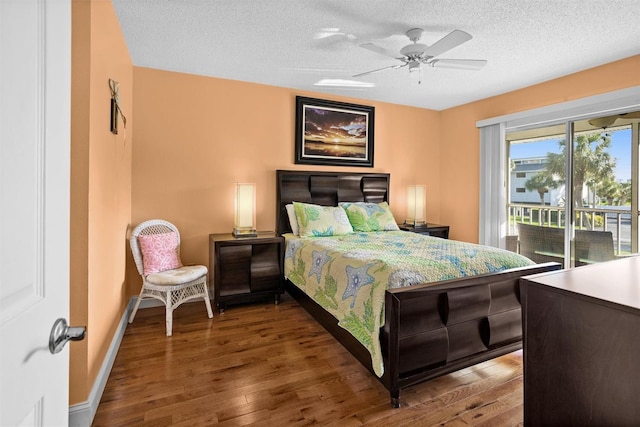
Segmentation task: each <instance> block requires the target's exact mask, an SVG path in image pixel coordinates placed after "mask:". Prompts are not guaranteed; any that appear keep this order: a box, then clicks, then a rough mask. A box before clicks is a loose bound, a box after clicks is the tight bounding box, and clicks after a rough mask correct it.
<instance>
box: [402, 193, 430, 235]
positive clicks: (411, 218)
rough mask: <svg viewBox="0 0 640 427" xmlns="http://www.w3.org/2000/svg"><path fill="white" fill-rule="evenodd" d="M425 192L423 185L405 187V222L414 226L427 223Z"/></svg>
mask: <svg viewBox="0 0 640 427" xmlns="http://www.w3.org/2000/svg"><path fill="white" fill-rule="evenodd" d="M426 193H427V191H426V188H425V186H424V185H410V186H409V187H407V219H406V221H405V223H407V224H412V225H414V226H419V225H424V224H426V223H427V219H426V217H427V213H426Z"/></svg>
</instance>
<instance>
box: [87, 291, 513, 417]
mask: <svg viewBox="0 0 640 427" xmlns="http://www.w3.org/2000/svg"><path fill="white" fill-rule="evenodd" d="M522 384H523V383H522V353H521V352H516V353H512V354H509V355H507V356H503V357H500V358H498V359H495V360H492V361H489V362H485V363H482V364H480V365H477V366H475V367H472V368H467V369H464V370H462V371H458V372H456V373H453V374H450V375H447V376H444V377H440V378H438V379H435V380H432V381H430V382H427V383H424V384H420V385H418V386H414V387H411V388H408V389H405V390H403V391H402V392H401V394H400V398H401V404H402V406H401V408H399V409H393V408H391V406H390V404H389V394H388V392H387V390H386V389H385V388H384V387H383V386H382V384H380V383H379V382H378V380H377V379H376V378H375V377H374V376H373V375H372V374H370V373H369V371H367V370H366V369H365V368H364V367H363V366H362V365H360V363H359V362H358V361H357V360H356V359H355V358H354V357H352V356H351V355H350V354H349V353H348V352H347V351H346V350H345V349H344V348H343V347H342V346H341V345H340V344H339V343H338V342H337V341H335V340H334V338H333V337H332V336H331V335H329V334H328V333H327V332H326V331H325V330H324V329H323V328H322V327H321V326H320V325H319V324H317V323H316V322H315V320H313V319H312V318H311V317H310V316H309V315H308V314H307V313H306V312H305V311H304V310H303V309H302V308H301V307H300V306H299V305H298V304H297V303H296V302H295V301H294V300H293V299H292V298H291V297H289V296H288V295H284V296H283V299H282V302H281V303H280V305H278V306H275V305H274V304H272V303H270V302H265V303H262V304H253V305H242V306H230V307H228V308H227V310H226V311H225V313H224V314H222V315H221V314H219V313H218V312H216V313H215V315H214V317H213V319H208V318H207V315H206V309H205V307H204V303H193V304H186V305H183V306H181V307H180V308H178V309H177V310H176V311H175V312H174V321H173V336H172V337H169V338H167V337H166V336H165V329H164V309H163V308H160V307H158V308H149V309H145V310H140V311H139V312H138V314H137V316H136V319H135V321H134V323H133V324H130V325H128V327H127V330H126V333H125V335H124V338H123V340H122V344H121V346H120V350H119V352H118V356H117V358H116V361H115V363H114V366H113V370H112V371H111V375H110V376H109V380H108V382H107V385H106V388H105V391H104V394H103V396H102V400H101V401H100V406H99V407H98V410H97V413H96V416H95V418H94V422H93V425H94V426H133V425H135V426H178V425H180V426H203V425H229V426H238V425H259V426H297V425H311V424H318V425H340V426H361V425H367V426H389V425H393V426H394V427H400V426H432V425H446V426H464V425H474V426H492V427H495V426H516V425H522V417H523V412H522V408H523V407H522V387H523V386H522Z"/></svg>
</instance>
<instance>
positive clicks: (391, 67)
mask: <svg viewBox="0 0 640 427" xmlns="http://www.w3.org/2000/svg"><path fill="white" fill-rule="evenodd" d="M406 65H407V64H406V63H405V64H398V65H392V66H390V67H384V68H378V69H377V70H371V71H365V72H364V73H360V74H354V75H353V76H351V77H360V76H364V75H367V74H371V73H377V72H378V71H384V70H392V69H395V68H402V67H405V66H406Z"/></svg>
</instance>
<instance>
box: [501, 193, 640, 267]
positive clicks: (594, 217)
mask: <svg viewBox="0 0 640 427" xmlns="http://www.w3.org/2000/svg"><path fill="white" fill-rule="evenodd" d="M564 209H565V208H564V207H560V206H543V205H534V204H531V205H530V204H521V203H511V204H509V212H508V221H509V225H508V230H507V234H508V235H517V234H518V226H517V224H518V223H525V224H534V225H540V226H546V227H558V228H562V227H564V226H565V223H566V212H565V210H564ZM575 224H576V228H578V229H581V230H594V231H611V232H612V234H613V239H614V250H615V253H616V255H622V254H629V253H631V210H630V209H629V208H628V207H627V208H626V209H625V207H624V206H621V207H614V206H601V207H598V208H577V209H576V223H575Z"/></svg>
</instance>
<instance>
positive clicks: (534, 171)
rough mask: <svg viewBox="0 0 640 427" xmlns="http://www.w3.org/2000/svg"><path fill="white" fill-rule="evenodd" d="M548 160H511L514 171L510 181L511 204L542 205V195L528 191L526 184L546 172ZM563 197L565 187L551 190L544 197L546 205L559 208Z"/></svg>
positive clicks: (538, 158) (541, 158) (542, 158)
mask: <svg viewBox="0 0 640 427" xmlns="http://www.w3.org/2000/svg"><path fill="white" fill-rule="evenodd" d="M546 160H547V159H546V157H527V158H521V159H511V163H512V169H511V176H510V181H509V182H510V185H509V200H510V202H511V203H523V204H531V205H539V204H540V194H539V193H538V192H537V191H535V190H534V191H529V190H527V188H526V182H527V181H528V180H529V179H531V178H532V177H534V176H536V175H538V174H540V173H544V172H545V171H546V169H547V163H546ZM563 195H564V185H560V186H558V188H550V189H549V191H547V193H545V195H544V204H545V205H549V206H558V205H560V204H562V203H561V201H562V197H563Z"/></svg>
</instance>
